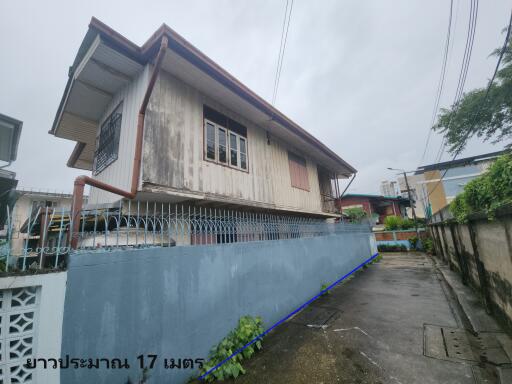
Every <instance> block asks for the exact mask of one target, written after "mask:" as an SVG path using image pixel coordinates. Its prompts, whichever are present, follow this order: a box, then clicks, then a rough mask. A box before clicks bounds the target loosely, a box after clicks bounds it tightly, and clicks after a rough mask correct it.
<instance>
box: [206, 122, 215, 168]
mask: <svg viewBox="0 0 512 384" xmlns="http://www.w3.org/2000/svg"><path fill="white" fill-rule="evenodd" d="M206 158H207V159H210V160H215V125H213V124H211V123H209V122H207V123H206Z"/></svg>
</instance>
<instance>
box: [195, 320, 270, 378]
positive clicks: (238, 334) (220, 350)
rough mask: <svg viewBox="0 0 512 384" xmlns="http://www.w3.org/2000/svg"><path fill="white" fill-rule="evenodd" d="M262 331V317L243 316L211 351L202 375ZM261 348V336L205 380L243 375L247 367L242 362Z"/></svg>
mask: <svg viewBox="0 0 512 384" xmlns="http://www.w3.org/2000/svg"><path fill="white" fill-rule="evenodd" d="M262 332H263V321H262V319H261V317H256V318H254V317H251V316H243V317H241V318H240V320H238V325H237V327H236V328H235V329H234V330H232V331H231V332H230V333H229V334H228V335H227V336H226V337H225V338H224V339H223V340H222V341H221V342H220V343H219V344H217V346H215V347H214V348H213V349H212V350H211V351H210V354H209V355H208V361H207V362H206V364H205V365H204V366H203V368H202V369H201V372H200V375H201V376H202V375H204V374H205V373H206V372H208V371H209V370H210V369H212V368H213V367H215V366H216V365H217V364H219V363H220V362H222V361H224V360H225V359H227V358H228V357H230V356H231V355H232V354H233V353H234V352H235V351H237V350H239V349H240V348H242V347H243V346H244V345H246V344H247V343H249V342H251V341H252V340H254V339H255V338H256V337H258V335H260V334H261V333H262ZM261 348H262V345H261V338H259V339H258V340H257V341H256V342H254V343H253V344H251V345H249V346H248V347H246V348H245V349H244V350H243V351H242V352H240V353H239V354H237V355H235V356H233V357H232V358H231V359H229V360H228V361H226V362H225V363H224V364H222V365H221V366H220V367H219V368H217V369H216V370H215V371H213V372H212V373H210V374H209V375H207V376H206V377H205V378H204V380H205V381H206V382H212V381H214V380H226V379H229V378H235V379H236V378H237V377H238V376H239V375H241V374H242V375H243V374H244V373H245V369H244V368H243V367H242V364H241V362H242V361H243V360H244V359H249V358H250V357H251V356H252V355H253V354H254V353H255V352H256V351H258V350H260V349H261Z"/></svg>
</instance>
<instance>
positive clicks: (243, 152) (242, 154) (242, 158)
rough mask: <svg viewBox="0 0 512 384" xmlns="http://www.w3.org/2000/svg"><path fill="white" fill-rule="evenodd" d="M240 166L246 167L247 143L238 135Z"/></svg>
mask: <svg viewBox="0 0 512 384" xmlns="http://www.w3.org/2000/svg"><path fill="white" fill-rule="evenodd" d="M240 168H242V169H247V145H246V141H245V139H244V138H243V137H240Z"/></svg>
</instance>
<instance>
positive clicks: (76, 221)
mask: <svg viewBox="0 0 512 384" xmlns="http://www.w3.org/2000/svg"><path fill="white" fill-rule="evenodd" d="M168 45H169V39H168V38H167V36H165V35H163V36H162V37H161V39H160V49H159V50H158V54H157V56H156V60H155V67H154V69H153V72H152V74H151V78H150V79H149V83H148V87H147V89H146V93H145V94H144V98H143V99H142V104H141V106H140V109H139V115H138V119H137V134H136V139H135V155H134V157H133V170H132V184H131V188H130V190H129V191H125V190H122V189H120V188H117V187H115V186H113V185H111V184H106V183H103V182H101V181H99V180H95V179H93V178H92V177H89V176H85V175H83V176H78V177H77V178H76V179H75V184H74V188H73V205H72V209H71V212H72V216H71V219H72V224H71V231H70V239H69V240H70V245H71V248H72V249H76V248H77V246H78V232H79V229H80V215H81V211H82V206H83V199H84V188H85V185H86V184H87V185H90V186H91V187H95V188H99V189H102V190H104V191H107V192H111V193H114V194H116V195H119V196H123V197H126V198H127V199H133V198H135V196H136V195H137V190H138V187H139V179H140V168H141V163H142V142H143V140H142V139H143V136H144V118H145V116H146V109H147V106H148V103H149V99H150V97H151V94H152V93H153V88H154V87H155V83H156V79H157V77H158V73H159V72H160V68H161V66H162V61H163V58H164V55H165V50H166V49H167V47H168Z"/></svg>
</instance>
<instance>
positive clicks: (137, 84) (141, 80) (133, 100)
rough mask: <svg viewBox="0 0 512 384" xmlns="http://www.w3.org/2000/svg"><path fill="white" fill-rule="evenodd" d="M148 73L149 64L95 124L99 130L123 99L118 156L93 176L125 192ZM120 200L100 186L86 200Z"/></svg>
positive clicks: (113, 99)
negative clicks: (97, 123)
mask: <svg viewBox="0 0 512 384" xmlns="http://www.w3.org/2000/svg"><path fill="white" fill-rule="evenodd" d="M148 74H149V66H146V68H144V70H143V71H142V72H141V73H140V74H139V75H138V76H137V78H135V79H134V80H133V81H132V82H131V83H130V84H127V85H126V86H125V87H123V88H122V89H121V90H120V91H119V92H118V93H117V94H116V95H114V97H113V98H112V101H111V102H110V104H109V105H108V106H107V108H106V109H105V111H104V113H103V116H102V117H101V120H100V121H99V125H98V129H99V126H100V125H101V123H102V122H103V121H104V120H105V119H106V118H107V117H108V116H109V115H110V114H111V113H112V111H113V110H114V109H115V108H116V107H117V106H118V105H119V103H121V102H123V120H122V122H121V136H120V138H119V153H118V158H117V160H116V161H114V162H113V163H112V164H110V165H109V166H108V167H107V168H105V169H104V170H103V171H102V172H101V173H100V174H98V175H96V176H93V177H94V178H95V179H98V180H100V181H103V182H105V183H108V184H112V185H114V186H116V187H118V188H121V189H124V190H127V191H129V190H130V188H131V182H132V168H133V156H134V151H135V135H136V132H137V116H138V113H139V109H140V105H141V103H142V98H143V97H144V93H145V92H146V88H147V84H148V81H149V76H148ZM119 199H121V196H118V195H115V194H113V193H110V192H106V191H103V190H101V189H97V188H91V192H90V197H89V203H90V204H102V203H111V202H114V201H117V200H119Z"/></svg>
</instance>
